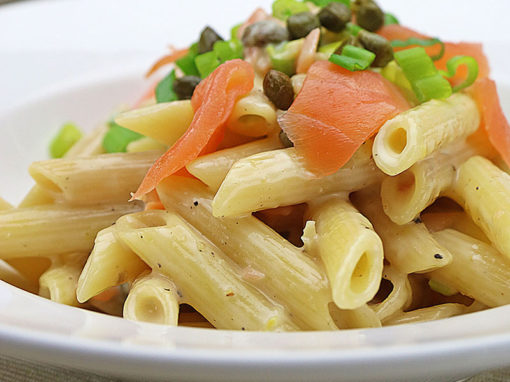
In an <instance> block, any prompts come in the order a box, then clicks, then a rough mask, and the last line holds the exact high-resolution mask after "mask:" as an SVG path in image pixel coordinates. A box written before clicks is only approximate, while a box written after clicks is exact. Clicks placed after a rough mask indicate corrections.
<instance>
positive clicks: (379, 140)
mask: <svg viewBox="0 0 510 382" xmlns="http://www.w3.org/2000/svg"><path fill="white" fill-rule="evenodd" d="M479 125H480V115H479V112H478V108H477V106H476V104H475V102H474V101H473V100H472V99H471V98H470V97H469V96H467V95H464V94H454V95H452V96H451V97H450V98H448V99H447V100H442V101H440V100H430V101H428V102H425V103H423V104H421V105H419V106H416V107H415V108H413V109H411V110H409V111H406V112H404V113H402V114H399V115H398V116H396V117H395V118H393V119H391V120H389V121H388V122H386V123H385V124H384V126H383V127H382V128H381V130H380V131H379V133H378V134H377V136H376V138H375V141H374V160H375V163H377V166H378V167H379V168H380V169H381V170H382V171H384V172H385V173H386V174H388V175H397V174H400V173H401V172H403V171H404V170H407V169H408V168H409V167H411V166H412V165H413V164H415V163H416V162H418V161H419V160H421V159H424V158H425V157H427V156H428V155H430V154H432V153H433V152H434V151H435V150H437V149H438V148H440V147H444V145H445V144H447V143H450V142H453V141H454V140H456V139H459V138H463V137H467V136H468V135H469V134H471V133H474V132H475V130H476V129H477V128H478V126H479Z"/></svg>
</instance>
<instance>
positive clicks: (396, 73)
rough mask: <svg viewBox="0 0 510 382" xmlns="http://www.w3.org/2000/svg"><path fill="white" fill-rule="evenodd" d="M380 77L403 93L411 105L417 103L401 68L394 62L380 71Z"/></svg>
mask: <svg viewBox="0 0 510 382" xmlns="http://www.w3.org/2000/svg"><path fill="white" fill-rule="evenodd" d="M381 75H382V76H383V77H384V78H386V79H387V80H388V81H390V82H393V83H394V84H395V85H397V86H398V87H399V88H400V89H401V90H402V91H403V93H404V94H405V96H406V98H407V99H408V100H409V101H411V102H412V103H413V104H417V103H418V100H417V99H416V95H415V94H414V91H413V88H412V86H411V83H410V82H409V80H408V79H407V78H406V76H405V74H404V72H403V70H402V68H401V67H400V66H398V64H397V63H396V62H395V60H392V61H390V63H389V64H388V65H386V66H385V67H384V68H382V69H381Z"/></svg>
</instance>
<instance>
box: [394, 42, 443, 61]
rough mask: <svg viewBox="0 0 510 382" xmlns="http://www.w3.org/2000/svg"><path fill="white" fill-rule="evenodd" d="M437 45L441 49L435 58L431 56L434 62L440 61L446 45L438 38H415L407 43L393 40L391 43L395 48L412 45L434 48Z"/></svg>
mask: <svg viewBox="0 0 510 382" xmlns="http://www.w3.org/2000/svg"><path fill="white" fill-rule="evenodd" d="M436 44H439V46H440V49H439V53H438V54H435V55H433V56H430V58H432V60H433V61H437V60H440V59H441V58H442V57H443V55H444V49H445V48H444V43H443V42H442V41H441V40H439V39H438V38H428V39H422V38H415V37H411V38H409V39H407V40H405V41H402V40H393V41H391V46H392V47H393V48H407V47H408V46H411V45H418V46H434V45H436Z"/></svg>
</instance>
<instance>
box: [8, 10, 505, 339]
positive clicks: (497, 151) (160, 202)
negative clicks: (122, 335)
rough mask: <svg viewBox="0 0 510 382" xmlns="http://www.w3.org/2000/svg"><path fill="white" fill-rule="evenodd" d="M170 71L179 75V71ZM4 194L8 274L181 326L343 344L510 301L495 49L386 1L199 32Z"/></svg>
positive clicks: (52, 292)
mask: <svg viewBox="0 0 510 382" xmlns="http://www.w3.org/2000/svg"><path fill="white" fill-rule="evenodd" d="M169 68H170V70H169ZM165 70H166V71H167V73H166V75H165V76H163V77H161V79H160V80H159V81H158V82H157V84H156V85H154V86H153V87H151V89H150V91H149V92H148V93H147V94H146V95H144V96H143V97H142V98H141V99H140V100H139V101H138V102H137V103H136V105H134V106H133V107H131V108H129V110H125V111H123V112H121V113H119V114H117V115H116V116H115V118H114V120H112V121H110V122H109V123H108V124H106V125H105V126H103V127H100V128H98V129H96V130H94V131H92V132H91V133H89V134H88V135H86V136H84V137H82V138H80V133H79V132H78V131H77V130H76V128H75V127H74V126H72V125H66V126H65V128H64V129H62V131H61V132H60V133H59V135H58V137H57V138H56V139H55V140H54V141H53V143H52V147H51V152H52V153H53V155H55V156H59V157H60V156H61V157H60V158H58V159H50V160H43V161H39V162H35V163H33V164H32V165H31V166H30V167H29V172H30V175H31V176H32V178H33V179H34V181H35V185H34V186H33V188H32V189H31V190H30V192H29V193H28V194H27V195H26V197H25V198H24V199H23V201H22V202H21V204H20V205H19V206H18V207H16V208H14V207H12V206H11V205H10V204H8V203H7V202H5V201H4V200H2V199H0V209H1V210H2V211H1V212H0V259H1V260H0V278H1V279H2V280H5V281H7V282H9V283H11V284H13V285H15V286H18V287H21V288H23V289H25V290H27V291H30V292H33V293H38V294H39V295H41V296H43V297H47V298H49V299H51V300H53V301H55V302H58V303H62V304H67V305H72V306H77V307H82V308H87V309H92V310H96V311H101V312H105V313H108V314H113V315H121V316H123V317H125V318H127V319H131V320H138V321H147V322H152V323H159V324H165V325H187V326H196V327H208V328H218V329H235V330H270V331H298V330H338V329H349V328H364V327H380V326H382V325H394V324H403V323H410V322H420V321H426V320H434V319H440V318H446V317H451V316H455V315H459V314H464V313H468V312H475V311H478V310H482V309H486V308H490V307H496V306H500V305H504V304H508V303H510V240H509V238H510V176H509V175H508V174H507V170H508V166H507V165H508V164H510V160H509V159H510V143H509V142H510V139H508V137H509V135H510V127H509V125H508V123H507V121H506V119H505V117H504V115H503V113H502V111H501V107H500V106H499V100H498V96H497V92H496V88H495V84H494V82H493V81H492V80H490V79H489V68H488V64H487V60H486V59H485V56H484V55H483V51H482V49H481V46H480V45H479V44H471V43H445V42H442V41H441V40H439V39H437V38H430V37H427V36H424V35H422V34H419V33H418V32H415V31H413V30H411V29H409V28H406V27H403V26H401V25H399V24H398V21H397V20H396V18H395V17H394V16H392V15H390V14H385V13H384V12H383V11H382V10H381V9H380V8H379V6H378V5H377V4H376V3H375V2H373V1H372V0H356V1H353V2H352V3H351V2H350V1H349V0H336V1H333V0H332V1H327V0H321V1H319V0H314V1H311V2H301V1H297V0H276V1H275V3H274V4H273V13H272V15H270V14H268V13H266V12H265V11H263V10H261V9H258V10H256V11H255V12H254V13H253V14H252V16H251V17H250V18H248V19H247V20H246V21H245V22H243V23H241V24H240V25H238V26H236V27H234V28H233V30H232V35H231V38H230V39H229V40H228V41H225V40H223V39H222V38H221V36H219V35H218V34H217V33H216V32H215V31H214V30H213V29H212V28H210V27H207V28H205V29H204V30H203V31H202V33H201V35H200V38H199V40H198V41H197V42H196V43H194V44H192V45H191V46H190V47H189V48H186V49H182V50H174V51H172V52H171V53H170V54H169V55H167V56H165V57H163V58H162V59H161V60H159V61H158V62H157V63H156V64H155V65H154V67H153V68H151V70H150V71H149V75H150V76H156V75H158V73H159V74H161V72H162V71H165Z"/></svg>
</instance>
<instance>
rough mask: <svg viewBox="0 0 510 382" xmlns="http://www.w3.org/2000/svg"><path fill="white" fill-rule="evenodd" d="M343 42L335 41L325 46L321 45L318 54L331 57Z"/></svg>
mask: <svg viewBox="0 0 510 382" xmlns="http://www.w3.org/2000/svg"><path fill="white" fill-rule="evenodd" d="M342 43H343V41H335V42H332V43H330V44H327V45H322V46H321V47H320V48H319V52H320V53H325V54H326V55H327V56H328V57H329V56H331V55H332V54H333V53H335V52H336V50H337V49H338V48H339V47H340V45H342Z"/></svg>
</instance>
